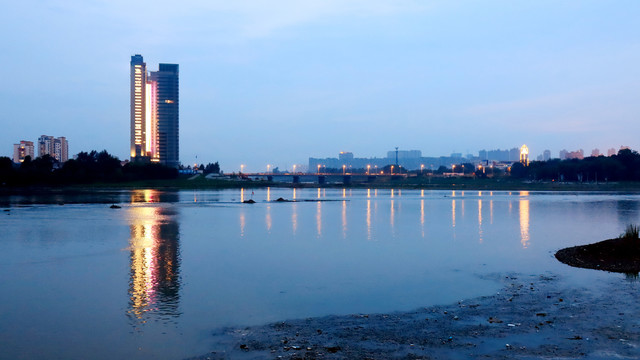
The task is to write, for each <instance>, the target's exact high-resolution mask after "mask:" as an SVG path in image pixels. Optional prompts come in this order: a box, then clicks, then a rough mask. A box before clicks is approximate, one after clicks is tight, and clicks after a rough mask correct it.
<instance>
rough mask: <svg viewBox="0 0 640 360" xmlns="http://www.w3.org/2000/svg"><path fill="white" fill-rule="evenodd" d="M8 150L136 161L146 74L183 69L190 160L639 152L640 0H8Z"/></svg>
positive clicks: (224, 162) (1, 131) (4, 144)
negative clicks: (133, 91)
mask: <svg viewBox="0 0 640 360" xmlns="http://www.w3.org/2000/svg"><path fill="white" fill-rule="evenodd" d="M0 32H1V33H2V34H3V35H2V41H1V42H0V44H1V45H2V47H1V50H0V80H1V82H0V84H1V87H0V89H1V90H0V91H1V94H0V95H1V97H0V99H1V100H0V105H1V108H2V111H1V112H0V125H1V127H0V155H4V156H11V154H12V144H14V143H16V142H18V141H20V140H31V141H36V140H37V138H38V136H40V135H42V134H47V135H54V136H66V137H67V138H68V139H69V144H70V152H71V153H73V154H75V153H77V152H79V151H88V150H92V149H96V150H102V149H106V150H107V151H109V152H110V153H112V154H114V155H116V156H118V157H120V158H121V159H125V158H127V157H128V151H129V122H130V119H129V61H130V57H131V55H133V54H142V55H143V56H144V58H145V61H146V62H147V66H148V67H149V69H151V70H156V69H157V66H158V63H159V62H165V63H178V64H180V160H181V161H182V163H183V164H192V163H193V162H194V161H195V158H196V155H197V156H198V162H200V163H203V162H204V163H207V162H214V161H219V162H220V164H221V166H222V169H223V170H225V171H227V172H231V171H237V170H238V169H239V168H240V164H246V165H247V166H246V167H245V170H247V169H248V170H263V169H265V168H266V164H271V165H272V166H279V167H280V169H284V168H290V167H291V165H292V164H294V163H295V164H306V163H307V159H308V157H309V156H313V157H329V156H331V157H335V156H337V153H338V152H339V151H352V152H354V154H355V156H356V157H369V156H378V157H384V156H386V152H387V151H388V150H391V149H393V148H394V147H395V146H398V147H400V149H405V150H409V149H417V150H422V152H423V155H425V156H440V155H445V154H449V153H451V152H454V151H455V152H462V153H467V152H470V153H473V154H475V155H477V151H478V150H480V149H487V150H489V149H494V148H502V149H504V148H511V147H515V146H520V145H522V144H527V145H528V146H529V149H530V151H531V154H532V155H533V157H534V158H535V156H537V155H538V154H540V153H542V151H543V150H544V149H550V150H551V151H552V155H553V156H558V151H559V150H560V149H563V148H566V149H568V150H576V149H579V148H582V149H584V150H585V153H590V152H591V150H592V149H593V148H596V147H597V148H599V149H600V150H601V151H606V149H607V148H610V147H615V148H616V149H617V148H619V146H620V145H627V146H631V147H632V148H633V149H636V150H637V149H640V1H637V0H630V1H601V0H598V1H577V0H576V1H558V0H553V1H541V0H535V1H513V0H505V1H499V0H486V1H451V0H446V1H428V0H421V1H410V0H407V1H403V0H394V1H388V0H354V1H349V0H325V1H315V0H305V1H299V0H287V1H276V0H269V1H229V0H224V1H212V0H207V1H175V0H172V1H164V0H159V1H153V2H145V1H135V2H134V1H130V0H127V1H124V0H105V1H87V0H78V1H28V0H27V1H6V2H4V3H3V8H2V11H1V12H0Z"/></svg>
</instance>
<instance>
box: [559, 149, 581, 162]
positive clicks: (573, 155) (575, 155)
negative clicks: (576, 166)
mask: <svg viewBox="0 0 640 360" xmlns="http://www.w3.org/2000/svg"><path fill="white" fill-rule="evenodd" d="M568 159H578V160H582V159H584V150H582V149H580V150H576V151H567V150H565V149H562V150H560V160H568Z"/></svg>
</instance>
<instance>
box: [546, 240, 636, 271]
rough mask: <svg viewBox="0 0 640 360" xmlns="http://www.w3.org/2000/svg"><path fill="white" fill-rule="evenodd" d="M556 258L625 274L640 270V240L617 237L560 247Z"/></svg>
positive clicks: (569, 263)
mask: <svg viewBox="0 0 640 360" xmlns="http://www.w3.org/2000/svg"><path fill="white" fill-rule="evenodd" d="M556 259H558V260H559V261H561V262H563V263H565V264H567V265H570V266H573V267H580V268H586V269H597V270H605V271H612V272H620V273H627V274H638V272H640V240H638V239H630V238H624V237H623V238H617V239H610V240H604V241H600V242H597V243H595V244H589V245H581V246H573V247H570V248H565V249H561V250H559V251H558V252H557V253H556Z"/></svg>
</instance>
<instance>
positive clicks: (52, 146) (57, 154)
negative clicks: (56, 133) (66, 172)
mask: <svg viewBox="0 0 640 360" xmlns="http://www.w3.org/2000/svg"><path fill="white" fill-rule="evenodd" d="M44 155H50V156H51V157H52V158H54V159H56V160H57V161H59V162H65V161H67V160H69V143H68V142H67V138H65V137H64V136H61V137H59V138H54V137H53V136H49V135H42V136H40V137H39V138H38V157H40V156H44Z"/></svg>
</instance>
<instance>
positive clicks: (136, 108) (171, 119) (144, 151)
mask: <svg viewBox="0 0 640 360" xmlns="http://www.w3.org/2000/svg"><path fill="white" fill-rule="evenodd" d="M179 145H180V143H179V72H178V65H177V64H160V65H159V70H158V71H152V72H151V73H149V74H147V68H146V64H145V63H144V61H143V59H142V56H141V55H134V56H132V57H131V160H136V159H145V160H147V161H148V160H150V161H154V162H160V163H162V164H165V165H167V166H171V167H178V166H179V165H180V153H179Z"/></svg>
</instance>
